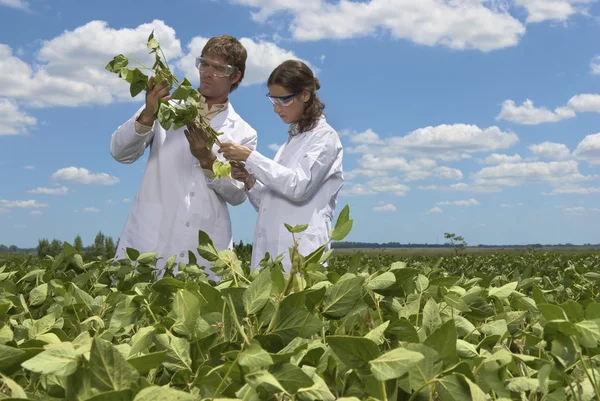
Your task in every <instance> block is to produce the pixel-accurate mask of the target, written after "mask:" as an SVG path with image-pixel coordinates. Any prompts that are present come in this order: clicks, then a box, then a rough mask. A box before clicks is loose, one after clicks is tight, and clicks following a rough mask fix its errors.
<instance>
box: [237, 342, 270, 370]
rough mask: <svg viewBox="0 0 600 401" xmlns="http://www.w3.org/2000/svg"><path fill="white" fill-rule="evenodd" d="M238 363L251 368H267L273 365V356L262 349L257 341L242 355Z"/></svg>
mask: <svg viewBox="0 0 600 401" xmlns="http://www.w3.org/2000/svg"><path fill="white" fill-rule="evenodd" d="M238 363H239V364H240V365H242V366H246V367H249V368H265V367H268V366H271V365H272V364H273V358H271V355H270V354H269V353H268V352H267V351H265V350H264V349H262V347H261V346H260V344H259V343H258V342H257V341H253V342H252V343H251V344H250V346H249V347H248V348H246V349H245V350H244V351H243V352H242V353H241V354H240V358H239V360H238Z"/></svg>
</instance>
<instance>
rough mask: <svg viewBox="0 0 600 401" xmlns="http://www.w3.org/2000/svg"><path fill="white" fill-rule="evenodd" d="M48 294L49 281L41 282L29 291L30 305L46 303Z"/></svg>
mask: <svg viewBox="0 0 600 401" xmlns="http://www.w3.org/2000/svg"><path fill="white" fill-rule="evenodd" d="M47 296H48V283H44V284H40V285H38V286H37V287H35V288H34V289H32V290H31V291H30V292H29V305H30V306H38V305H41V304H43V303H44V301H45V300H46V297H47Z"/></svg>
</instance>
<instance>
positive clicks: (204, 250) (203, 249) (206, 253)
mask: <svg viewBox="0 0 600 401" xmlns="http://www.w3.org/2000/svg"><path fill="white" fill-rule="evenodd" d="M198 244H199V245H198V254H200V256H201V257H203V258H204V259H206V260H208V261H209V262H215V261H216V260H218V259H219V253H218V252H217V250H216V248H215V245H214V244H213V242H212V239H210V237H209V236H208V234H207V233H205V232H204V231H202V230H199V231H198Z"/></svg>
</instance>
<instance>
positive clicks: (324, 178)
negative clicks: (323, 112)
mask: <svg viewBox="0 0 600 401" xmlns="http://www.w3.org/2000/svg"><path fill="white" fill-rule="evenodd" d="M342 158H343V149H342V144H341V142H340V139H339V137H338V134H337V132H336V131H335V130H334V129H333V128H332V127H331V126H330V125H329V124H328V123H327V121H326V119H325V117H324V116H322V117H321V118H320V120H319V122H318V124H317V125H316V126H315V128H314V129H312V130H310V131H307V132H304V133H301V134H298V135H294V136H290V137H289V139H288V141H287V142H286V143H285V144H283V146H281V147H280V148H279V150H278V152H277V154H276V155H275V158H274V159H273V160H271V159H269V158H267V157H265V156H263V155H261V154H260V153H258V152H257V151H253V152H252V153H251V154H250V156H249V157H248V160H247V161H246V170H247V171H248V172H249V173H251V174H253V175H254V176H255V177H256V183H255V185H254V186H253V187H252V188H251V189H250V191H248V197H249V199H250V201H251V203H252V205H253V206H254V208H255V209H256V210H257V211H258V220H257V224H256V229H255V233H254V242H253V250H252V268H258V265H259V263H260V261H261V260H262V259H263V258H264V256H265V254H266V253H267V252H269V255H270V257H271V258H272V259H275V258H276V257H277V256H278V255H281V254H284V256H285V257H284V259H283V266H284V269H285V271H286V272H289V271H290V268H291V262H290V259H289V248H290V247H292V246H293V239H292V234H291V233H290V232H288V230H287V229H286V227H285V226H284V223H288V224H290V225H292V226H294V225H296V224H308V225H309V226H308V229H306V231H304V232H302V233H299V234H294V235H295V236H296V238H298V239H299V251H300V253H301V254H302V255H304V256H307V255H308V254H310V253H311V252H312V251H314V250H315V249H317V248H319V247H320V246H322V245H323V244H325V243H326V242H327V241H328V240H329V236H330V233H331V229H332V220H333V216H334V214H335V208H336V203H337V195H338V192H339V191H340V189H341V188H342V186H343V183H344V178H343V170H342ZM327 249H329V247H328V248H327Z"/></svg>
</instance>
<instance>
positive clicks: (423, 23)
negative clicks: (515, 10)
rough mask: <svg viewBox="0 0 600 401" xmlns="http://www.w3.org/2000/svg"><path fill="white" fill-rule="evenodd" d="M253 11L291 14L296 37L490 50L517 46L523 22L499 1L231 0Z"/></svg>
mask: <svg viewBox="0 0 600 401" xmlns="http://www.w3.org/2000/svg"><path fill="white" fill-rule="evenodd" d="M230 1H231V2H233V3H237V4H242V5H246V6H249V7H252V9H253V10H256V11H254V12H253V13H252V17H253V19H254V20H256V21H258V22H266V21H267V20H268V19H269V18H270V17H271V16H273V15H275V14H277V13H281V12H284V13H287V14H289V15H291V16H292V22H291V24H290V25H289V26H290V28H289V29H290V31H291V34H292V37H293V38H294V39H296V40H303V41H314V40H321V39H348V38H353V37H364V36H372V35H375V34H377V33H379V32H382V31H384V32H386V33H389V34H391V35H392V36H393V37H394V38H397V39H406V40H410V41H412V42H414V43H417V44H421V45H426V46H438V45H441V46H445V47H448V48H451V49H460V50H463V49H478V50H481V51H491V50H496V49H502V48H505V47H510V46H515V45H516V44H517V43H518V42H519V40H520V38H521V37H522V36H523V35H524V34H525V27H524V26H523V24H522V23H521V22H520V21H519V20H518V19H516V18H514V17H513V16H511V15H510V14H509V13H508V11H507V10H505V9H504V8H503V7H500V6H498V5H497V4H498V2H497V1H492V2H489V1H482V0H470V1H460V2H459V1H451V2H449V1H439V0H420V1H419V2H415V1H414V0H397V1H393V2H392V1H388V0H370V1H366V2H356V1H348V0H341V1H339V2H336V3H331V2H327V1H326V0H230Z"/></svg>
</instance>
